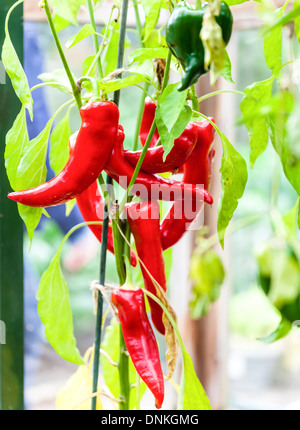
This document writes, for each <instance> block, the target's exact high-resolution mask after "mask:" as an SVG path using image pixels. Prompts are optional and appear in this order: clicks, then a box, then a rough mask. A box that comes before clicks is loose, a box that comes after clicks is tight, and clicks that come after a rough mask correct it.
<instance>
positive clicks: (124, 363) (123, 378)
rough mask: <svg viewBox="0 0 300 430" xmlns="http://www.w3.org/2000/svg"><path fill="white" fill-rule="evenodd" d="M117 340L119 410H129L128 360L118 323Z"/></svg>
mask: <svg viewBox="0 0 300 430" xmlns="http://www.w3.org/2000/svg"><path fill="white" fill-rule="evenodd" d="M119 342H120V355H119V363H118V370H119V380H120V397H121V402H120V410H121V411H126V410H129V396H130V383H129V360H128V355H127V350H126V345H125V340H124V336H123V333H122V326H121V324H120V332H119Z"/></svg>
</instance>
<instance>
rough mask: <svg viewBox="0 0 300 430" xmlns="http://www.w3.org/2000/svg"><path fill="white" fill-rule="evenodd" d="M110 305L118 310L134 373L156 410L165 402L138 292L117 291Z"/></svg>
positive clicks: (156, 354)
mask: <svg viewBox="0 0 300 430" xmlns="http://www.w3.org/2000/svg"><path fill="white" fill-rule="evenodd" d="M111 298H112V303H113V304H114V306H115V307H116V308H117V310H118V315H119V319H120V323H121V326H122V332H123V336H124V340H125V344H126V347H127V350H128V353H129V355H130V357H131V360H132V362H133V364H134V367H135V368H136V371H137V373H138V374H139V375H140V377H141V378H142V380H143V381H144V382H145V383H146V385H147V386H148V388H149V389H150V390H151V392H152V393H153V395H154V397H155V402H156V407H157V408H158V409H160V408H161V406H162V403H163V401H164V377H163V372H162V368H161V364H160V357H159V350H158V346H157V341H156V339H155V335H154V332H153V330H152V327H151V325H150V322H149V320H148V316H147V313H146V307H145V300H144V293H143V290H142V289H141V288H136V289H128V287H127V288H123V287H121V288H117V289H114V290H113V291H112V295H111Z"/></svg>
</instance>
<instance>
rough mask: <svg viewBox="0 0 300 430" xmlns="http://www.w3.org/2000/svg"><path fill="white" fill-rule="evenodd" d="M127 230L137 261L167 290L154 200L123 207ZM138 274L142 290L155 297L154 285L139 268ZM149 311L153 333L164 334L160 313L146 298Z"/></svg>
mask: <svg viewBox="0 0 300 430" xmlns="http://www.w3.org/2000/svg"><path fill="white" fill-rule="evenodd" d="M124 211H125V213H126V215H127V219H128V222H129V226H130V230H131V232H132V234H133V237H134V241H135V245H136V250H137V253H138V256H139V259H140V260H141V261H142V262H143V264H144V265H145V267H146V268H147V270H148V271H149V273H150V274H151V276H152V277H153V278H154V279H155V280H156V282H157V283H158V284H159V285H160V286H161V287H162V289H163V290H164V291H166V290H167V281H166V275H165V263H164V258H163V254H162V247H161V241H160V232H159V203H158V201H156V200H153V201H145V202H142V203H129V204H127V205H125V208H124ZM141 270H142V274H143V278H144V284H145V288H146V290H148V291H150V293H152V294H154V295H155V296H156V295H157V294H156V288H155V285H154V283H153V281H152V279H151V278H150V276H149V274H148V273H147V271H146V269H145V268H144V266H143V265H141ZM148 300H149V305H150V309H151V318H152V321H153V324H154V326H155V327H156V329H157V330H158V331H159V332H160V333H161V334H163V335H164V334H165V326H164V323H163V321H162V316H163V310H162V308H161V307H160V306H159V304H158V303H156V302H155V301H154V300H153V299H151V298H148Z"/></svg>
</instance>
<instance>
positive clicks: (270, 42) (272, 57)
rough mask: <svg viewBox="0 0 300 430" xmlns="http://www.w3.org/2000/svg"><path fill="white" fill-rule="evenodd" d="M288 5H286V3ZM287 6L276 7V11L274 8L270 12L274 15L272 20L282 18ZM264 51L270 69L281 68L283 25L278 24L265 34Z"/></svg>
mask: <svg viewBox="0 0 300 430" xmlns="http://www.w3.org/2000/svg"><path fill="white" fill-rule="evenodd" d="M285 6H286V5H285ZM285 6H283V7H281V8H278V9H276V10H275V11H274V10H273V9H272V10H271V11H270V12H269V14H270V16H271V17H272V20H274V19H275V20H278V18H281V17H282V15H283V13H284V10H285ZM264 53H265V60H266V63H267V66H268V67H269V69H271V70H272V71H273V72H274V71H275V70H277V69H279V68H280V67H281V65H282V25H277V26H275V27H274V28H272V29H270V30H269V31H268V32H267V33H265V35H264Z"/></svg>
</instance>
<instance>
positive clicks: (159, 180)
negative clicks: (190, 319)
mask: <svg viewBox="0 0 300 430" xmlns="http://www.w3.org/2000/svg"><path fill="white" fill-rule="evenodd" d="M22 3H23V0H19V1H17V2H16V3H15V4H14V5H13V6H12V7H11V9H10V10H9V12H8V14H7V18H6V22H5V41H4V44H3V47H2V61H3V64H4V67H5V70H6V72H7V74H8V76H9V77H10V79H11V82H12V85H13V88H14V90H15V92H16V95H17V96H18V98H19V100H20V102H21V110H20V112H19V114H18V115H17V117H16V118H15V121H14V123H13V124H12V127H11V129H10V131H9V132H8V133H7V136H6V150H5V166H6V171H7V176H8V179H9V181H10V185H11V188H12V190H13V191H12V192H11V193H10V194H9V195H8V198H10V199H11V200H14V201H15V202H17V204H18V210H19V214H20V217H21V218H22V220H23V221H24V224H25V226H26V229H27V233H28V236H29V239H30V241H32V240H34V239H33V237H34V231H35V229H36V227H37V226H38V224H39V222H40V219H41V216H42V215H47V216H48V214H47V208H48V207H51V206H56V205H60V204H66V206H67V213H70V211H71V210H72V208H73V206H74V205H75V204H77V205H78V208H79V209H80V211H81V214H82V216H83V219H84V223H81V224H80V225H76V226H75V227H73V228H72V229H71V230H70V231H69V233H68V234H67V235H66V236H65V238H64V240H63V242H62V244H61V246H60V247H59V249H58V251H57V252H56V254H55V256H54V257H53V259H52V261H51V262H50V265H49V267H48V268H47V270H46V271H45V272H44V273H43V275H42V277H41V280H40V285H39V288H38V292H37V299H38V312H39V315H40V319H41V321H42V323H43V325H44V328H45V334H46V337H47V339H48V341H49V343H50V344H51V346H52V347H53V348H54V350H55V351H56V352H57V354H59V355H60V356H61V357H62V358H64V359H65V360H67V361H69V362H72V363H75V364H77V365H78V366H79V368H78V370H77V372H76V374H75V375H74V376H73V377H72V378H71V380H70V381H69V388H70V387H71V390H72V396H69V397H68V395H67V394H66V393H65V394H64V392H61V393H60V396H59V399H58V405H60V406H61V405H63V407H66V408H70V409H72V408H73V409H74V408H78V409H82V408H84V409H91V408H92V409H101V408H103V405H102V398H103V396H105V397H106V398H108V399H109V400H108V401H109V402H111V406H112V407H113V408H118V409H121V410H129V409H139V408H140V401H141V399H142V397H143V395H144V393H145V392H146V391H147V390H150V391H151V393H152V396H153V398H154V400H155V404H156V407H157V408H161V407H163V406H164V397H165V385H166V384H168V383H173V385H174V386H175V389H176V390H177V393H178V409H179V410H180V409H183V410H193V409H194V410H209V409H211V406H210V401H209V399H208V397H207V395H206V393H205V391H204V389H203V387H202V385H201V383H200V381H199V379H198V377H197V375H196V373H195V370H194V366H193V362H192V360H191V358H190V356H189V354H188V352H187V350H186V348H185V346H184V342H183V340H182V337H181V335H180V332H179V330H178V326H177V318H176V312H175V310H174V309H173V308H172V306H171V304H170V302H169V299H168V291H167V283H168V277H167V275H166V268H165V262H164V260H165V258H166V254H165V251H166V250H168V249H172V247H173V246H174V245H175V244H176V243H177V242H178V241H179V240H180V239H181V238H182V236H183V235H184V234H185V232H186V231H187V230H188V229H189V228H190V226H191V224H192V223H193V222H194V221H195V220H196V218H197V217H198V215H199V214H200V212H201V211H203V207H204V206H205V205H212V204H213V196H212V195H211V194H210V193H209V189H210V182H211V175H212V163H213V162H214V157H215V148H214V145H213V143H214V138H215V137H216V136H218V137H219V139H220V141H221V144H222V149H223V152H222V156H221V167H220V173H221V189H222V193H221V196H220V199H219V201H218V202H216V203H217V204H218V217H217V225H216V228H217V235H216V236H211V237H208V238H206V234H205V233H206V231H204V230H203V231H201V232H200V234H199V236H198V245H197V249H196V252H195V253H194V254H193V256H192V261H191V272H190V274H191V278H192V280H193V283H194V287H193V291H192V298H191V301H190V307H191V311H192V315H193V316H196V317H199V316H202V315H204V314H205V313H206V312H207V311H208V310H209V306H210V303H211V302H213V301H215V300H217V298H218V297H219V293H220V287H221V285H222V283H223V280H224V276H225V273H224V268H223V264H222V261H221V259H220V256H219V255H218V254H217V253H216V252H215V251H214V250H213V248H214V246H215V245H216V244H217V243H218V242H219V243H220V245H221V247H222V248H224V246H225V239H226V232H227V234H229V233H230V232H233V231H234V230H235V229H236V228H241V227H243V226H246V225H249V224H250V223H252V222H255V221H257V220H258V219H260V218H261V217H262V216H265V217H267V218H268V219H269V220H270V223H271V225H272V227H273V232H274V237H272V238H270V241H269V242H268V243H267V244H266V246H265V247H264V249H263V250H261V252H260V254H259V255H258V256H257V262H258V268H259V270H258V271H259V280H260V284H261V286H262V289H263V291H264V292H265V294H266V295H267V296H268V297H269V299H270V301H271V302H272V303H273V304H274V305H275V306H276V308H277V310H278V312H280V315H281V323H280V325H279V327H278V329H277V330H276V332H275V333H272V335H271V336H269V337H268V338H265V339H264V341H266V342H272V341H274V340H277V339H279V338H281V337H282V336H285V335H286V334H287V333H288V332H289V331H290V330H291V327H292V324H293V321H295V320H297V319H298V320H299V314H300V301H299V300H300V275H299V273H300V270H299V265H300V249H299V243H298V241H297V227H299V199H298V200H297V195H299V194H300V149H299V133H298V131H297V129H298V127H297V125H298V124H297V120H298V118H299V105H298V104H297V101H298V98H299V91H298V89H299V88H298V85H299V82H298V83H297V81H296V80H295V79H293V76H294V75H295V70H296V68H295V65H296V63H297V60H296V59H295V58H296V54H297V49H298V46H297V41H298V42H299V41H300V2H299V0H297V1H294V2H293V6H291V5H290V2H289V1H288V0H287V1H286V2H285V3H284V4H283V5H282V6H281V7H279V8H277V7H276V6H275V4H273V2H272V1H271V0H270V1H266V2H264V1H261V2H257V9H258V13H259V14H260V18H261V22H262V25H261V32H260V34H259V38H260V39H259V40H260V41H263V46H264V53H265V60H266V64H267V66H268V68H269V71H270V72H269V73H270V77H269V78H268V79H266V80H264V81H261V82H254V83H253V84H252V85H250V86H248V87H247V88H246V89H245V90H244V91H237V90H234V89H232V90H227V91H229V92H231V93H234V94H235V95H236V97H240V98H241V104H240V113H241V114H240V118H239V123H240V124H244V125H245V126H246V128H247V130H248V134H249V144H250V166H251V168H254V167H255V166H254V165H255V162H256V160H257V159H258V157H260V155H261V154H263V152H264V151H265V150H266V148H267V146H268V142H269V140H270V142H271V144H272V147H273V149H274V151H275V152H276V153H277V155H278V158H279V160H280V162H281V166H282V169H283V172H284V174H285V176H286V178H287V180H288V181H289V183H290V186H291V187H292V188H293V190H295V191H296V194H295V196H296V197H295V206H294V207H293V208H292V209H291V210H290V211H289V212H288V213H287V214H284V215H281V214H280V212H279V210H278V209H277V206H276V195H275V194H276V190H275V191H274V196H273V197H274V198H273V200H272V202H271V204H270V207H269V208H268V210H267V211H266V212H265V213H264V214H261V213H259V214H257V213H254V214H251V216H248V217H247V218H245V219H243V220H241V222H240V223H239V224H238V225H237V223H233V224H231V225H230V226H229V223H230V221H231V219H232V217H233V214H234V212H235V210H236V209H237V206H238V202H239V200H240V199H241V198H242V197H243V194H244V191H245V187H246V184H247V180H248V171H247V162H246V161H245V159H244V158H243V156H242V155H241V154H240V152H239V151H238V150H237V149H236V148H235V147H234V146H233V145H232V144H231V142H230V141H229V140H228V138H227V137H226V136H225V134H224V133H223V132H222V131H221V129H220V127H219V126H218V125H217V121H216V120H215V119H214V118H213V117H214V112H211V114H210V116H209V117H207V116H205V115H204V114H203V113H201V102H202V101H203V100H205V99H207V98H209V97H215V96H218V94H220V93H223V92H224V91H214V92H210V93H208V94H205V95H202V96H201V98H199V97H197V91H196V84H197V82H198V80H199V78H200V77H201V76H202V75H207V76H209V78H210V83H211V85H212V86H214V85H215V83H216V82H217V81H219V80H221V79H226V80H227V81H228V82H230V83H231V84H232V85H234V82H233V79H232V76H231V62H230V59H229V55H228V52H227V51H226V47H227V45H228V43H229V41H230V38H231V35H232V31H235V30H233V28H234V19H233V13H232V12H234V6H235V5H237V4H240V3H243V0H227V1H219V0H209V1H208V2H207V3H205V4H204V2H203V3H202V2H201V1H199V0H197V1H196V2H191V4H189V3H188V2H185V1H177V0H139V1H138V0H132V1H130V2H129V0H119V1H118V0H116V1H114V2H111V1H105V0H60V1H56V0H41V1H40V3H39V7H40V8H41V13H44V14H45V16H46V18H47V20H48V23H49V27H50V30H51V35H52V39H53V42H54V44H55V46H56V48H57V51H58V54H59V57H60V60H61V63H62V72H61V73H60V74H57V72H55V73H54V72H53V73H51V72H50V73H45V74H43V75H41V76H40V78H41V80H42V81H41V83H40V84H38V85H37V86H35V87H33V88H30V87H29V84H28V80H27V76H26V74H25V72H24V70H23V68H22V65H21V62H20V60H19V58H18V56H17V54H16V51H15V49H14V46H13V44H12V41H11V38H10V31H11V29H10V27H9V23H10V16H11V14H13V13H14V9H15V8H16V7H20V6H21V5H22ZM103 6H105V7H106V8H107V10H108V11H109V15H108V19H107V22H106V23H105V25H104V26H102V27H101V29H100V30H99V28H97V26H96V20H95V17H96V16H97V14H98V9H99V7H103ZM129 6H130V7H132V10H133V11H134V13H135V17H136V29H135V30H133V29H130V28H129V27H128V24H127V16H128V7H129ZM81 12H83V13H85V16H87V17H88V18H89V19H88V21H89V22H88V23H86V24H84V25H82V26H80V29H79V31H78V27H79V26H78V21H77V19H78V14H79V13H81ZM162 12H163V13H162ZM164 17H165V18H164ZM68 26H70V29H71V30H72V31H73V33H74V34H73V36H72V37H71V38H70V39H69V41H68V42H67V44H66V47H65V48H66V49H68V50H70V52H71V54H72V48H73V47H74V46H75V45H77V44H79V43H80V42H81V41H83V39H87V41H90V43H91V46H92V48H93V49H94V53H93V55H92V56H87V57H86V58H82V70H83V76H76V77H75V76H74V74H73V73H72V70H71V66H70V64H69V63H68V61H67V58H66V54H65V48H64V47H63V46H62V44H61V41H60V39H61V38H60V35H59V33H60V31H61V30H63V29H65V28H66V27H68ZM287 29H289V32H290V33H289V35H288V37H284V36H285V35H286V30H287ZM129 31H134V32H135V33H136V35H137V39H138V41H139V43H140V46H139V48H138V49H134V50H132V49H131V52H130V54H129V55H126V49H128V48H130V42H128V40H127V38H126V34H127V32H129ZM287 44H288V46H289V49H284V50H283V46H285V47H286V46H287ZM293 74H294V75H293ZM170 76H172V80H171V79H170ZM44 86H47V87H50V88H51V91H52V90H53V91H57V90H60V91H63V92H64V93H65V94H67V95H68V100H67V101H66V102H65V103H64V104H63V105H62V106H60V107H59V109H58V110H57V111H56V112H55V113H54V114H53V116H52V117H51V119H50V120H49V121H48V123H47V124H46V126H45V128H44V129H43V130H42V131H41V132H40V134H39V135H38V136H37V137H35V138H34V139H32V140H30V139H29V137H28V131H27V121H26V115H29V117H30V118H31V119H32V118H33V98H32V92H33V91H38V88H40V87H44ZM131 86H134V87H136V88H138V89H139V91H140V95H139V99H138V101H137V103H135V104H134V105H133V106H130V109H132V111H131V117H132V118H135V123H136V124H135V131H134V133H133V135H134V137H133V139H132V144H131V147H130V148H127V149H126V150H125V149H124V139H125V135H126V133H127V130H126V127H125V129H124V128H123V127H122V125H121V124H120V111H119V106H120V96H121V90H122V89H123V88H127V87H131ZM71 107H74V109H72V110H71V109H70V108H71ZM76 110H77V111H78V112H79V113H80V127H79V128H78V130H75V132H74V133H72V131H71V127H70V124H69V123H70V117H71V116H72V115H78V112H76ZM62 113H63V115H62ZM58 115H60V116H62V119H60V120H58V121H56V118H57V116H58ZM49 142H50V161H51V166H52V167H53V170H54V171H55V173H56V176H55V177H54V178H53V179H51V180H50V181H48V182H46V174H47V168H46V155H47V151H48V144H49ZM174 173H176V174H177V175H176V176H173V174H174ZM179 175H181V176H179ZM178 178H180V179H178ZM121 190H123V191H121ZM119 195H121V197H120V198H119ZM165 201H167V202H171V203H169V205H168V206H165V205H164V204H162V203H163V202H165ZM297 220H298V221H297ZM86 225H88V226H89V228H90V230H91V231H92V232H93V233H94V235H95V236H96V238H97V239H98V240H99V242H100V243H101V253H100V257H101V261H100V279H99V281H97V282H96V281H94V282H92V285H91V288H92V290H93V293H94V300H95V309H96V327H95V341H94V345H93V346H92V347H91V348H89V349H88V351H86V353H85V354H84V356H83V357H82V356H81V354H80V352H79V350H78V348H77V346H76V339H75V336H74V331H73V317H72V311H71V306H70V300H69V291H68V287H67V285H66V281H65V279H64V277H63V273H62V269H61V265H60V256H61V252H62V248H63V246H64V244H65V243H66V241H67V240H68V238H69V237H70V236H71V235H72V234H73V233H74V232H75V231H76V230H78V229H80V228H82V227H83V226H86ZM228 227H229V228H228ZM227 229H228V230H227ZM107 251H109V252H111V253H113V254H114V256H115V267H116V271H117V275H118V278H119V282H118V284H119V285H118V286H116V285H111V284H110V283H109V279H106V254H107ZM287 276H289V279H290V285H289V286H290V288H289V289H288V292H284V291H282V288H281V287H280V283H278V279H282V280H284V279H285V278H286V277H287ZM87 281H89V280H87ZM104 300H105V301H107V303H108V310H109V311H108V312H105V314H104V313H103V301H104ZM107 320H109V321H108V322H107ZM158 333H159V334H160V335H162V336H160V337H158V336H157V334H158ZM157 339H160V342H161V343H162V342H164V345H163V347H164V348H163V349H167V354H166V369H165V368H164V366H162V364H161V352H160V351H159V348H158V340H157ZM179 351H180V352H181V356H182V367H181V382H180V385H179V386H177V384H176V383H175V382H174V381H173V380H172V376H173V374H174V371H175V368H176V363H177V358H178V354H179ZM163 368H164V371H163ZM164 374H165V375H164ZM100 376H101V378H100ZM168 381H169V382H168ZM79 385H80V387H81V389H80V390H77V387H78V386H79Z"/></svg>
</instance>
